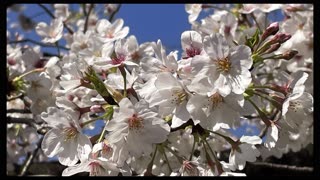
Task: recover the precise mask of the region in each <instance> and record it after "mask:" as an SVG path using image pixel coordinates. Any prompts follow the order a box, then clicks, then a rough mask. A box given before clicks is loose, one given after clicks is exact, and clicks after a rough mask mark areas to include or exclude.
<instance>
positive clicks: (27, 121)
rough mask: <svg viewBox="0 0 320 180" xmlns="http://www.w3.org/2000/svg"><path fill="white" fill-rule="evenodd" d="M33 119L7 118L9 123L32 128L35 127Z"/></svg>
mask: <svg viewBox="0 0 320 180" xmlns="http://www.w3.org/2000/svg"><path fill="white" fill-rule="evenodd" d="M33 121H34V120H33V119H31V118H14V117H10V116H7V123H8V124H9V123H19V124H29V125H31V126H33V124H32V123H33Z"/></svg>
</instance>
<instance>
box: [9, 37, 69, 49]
mask: <svg viewBox="0 0 320 180" xmlns="http://www.w3.org/2000/svg"><path fill="white" fill-rule="evenodd" d="M26 42H30V43H33V44H37V45H39V46H43V47H53V48H56V47H57V46H56V45H55V44H45V43H41V42H38V41H35V40H32V39H28V38H27V39H23V40H20V41H10V42H8V44H14V43H26ZM59 48H60V49H64V50H67V51H68V50H70V49H69V48H66V47H63V46H59Z"/></svg>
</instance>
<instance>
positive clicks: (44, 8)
mask: <svg viewBox="0 0 320 180" xmlns="http://www.w3.org/2000/svg"><path fill="white" fill-rule="evenodd" d="M38 5H39V6H40V7H41V8H42V9H43V10H45V11H46V12H47V14H48V15H49V16H50V17H52V18H53V19H55V16H54V15H53V14H52V13H51V12H50V10H49V9H48V8H47V7H46V6H44V5H43V4H38ZM63 25H64V26H63V27H65V28H66V29H67V30H68V32H69V33H70V34H71V35H72V34H73V30H72V29H70V28H69V26H68V25H67V24H66V23H65V22H64V21H63Z"/></svg>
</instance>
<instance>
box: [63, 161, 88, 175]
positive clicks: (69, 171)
mask: <svg viewBox="0 0 320 180" xmlns="http://www.w3.org/2000/svg"><path fill="white" fill-rule="evenodd" d="M89 163H90V161H86V162H81V163H80V164H77V165H75V166H69V167H67V168H66V169H64V170H63V171H62V176H72V175H74V174H78V173H80V172H90V166H89Z"/></svg>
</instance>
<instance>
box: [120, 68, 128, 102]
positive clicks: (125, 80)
mask: <svg viewBox="0 0 320 180" xmlns="http://www.w3.org/2000/svg"><path fill="white" fill-rule="evenodd" d="M119 70H120V72H121V75H122V77H123V96H124V97H127V73H126V70H125V69H124V66H119Z"/></svg>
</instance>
